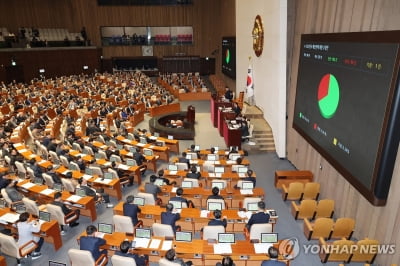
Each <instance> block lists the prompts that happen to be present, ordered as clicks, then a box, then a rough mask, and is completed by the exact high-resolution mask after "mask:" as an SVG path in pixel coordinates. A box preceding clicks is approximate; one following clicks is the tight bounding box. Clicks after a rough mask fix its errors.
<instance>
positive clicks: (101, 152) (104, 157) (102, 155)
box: [97, 150, 107, 159]
mask: <svg viewBox="0 0 400 266" xmlns="http://www.w3.org/2000/svg"><path fill="white" fill-rule="evenodd" d="M97 153H98V154H99V155H100V157H101V159H107V154H106V153H105V152H104V151H102V150H99V151H98V152H97Z"/></svg>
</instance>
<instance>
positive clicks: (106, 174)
mask: <svg viewBox="0 0 400 266" xmlns="http://www.w3.org/2000/svg"><path fill="white" fill-rule="evenodd" d="M103 177H104V179H113V174H112V173H109V172H107V173H104V174H103Z"/></svg>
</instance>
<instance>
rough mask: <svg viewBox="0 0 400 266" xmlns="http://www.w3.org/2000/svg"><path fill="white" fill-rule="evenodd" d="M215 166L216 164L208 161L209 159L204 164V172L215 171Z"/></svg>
mask: <svg viewBox="0 0 400 266" xmlns="http://www.w3.org/2000/svg"><path fill="white" fill-rule="evenodd" d="M214 169H215V166H214V164H211V163H208V162H207V161H205V162H204V164H203V172H207V173H214Z"/></svg>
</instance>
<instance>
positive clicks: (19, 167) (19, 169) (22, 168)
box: [15, 162, 26, 177]
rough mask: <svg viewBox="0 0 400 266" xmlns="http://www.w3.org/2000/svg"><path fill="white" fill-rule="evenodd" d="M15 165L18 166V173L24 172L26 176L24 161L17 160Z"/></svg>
mask: <svg viewBox="0 0 400 266" xmlns="http://www.w3.org/2000/svg"><path fill="white" fill-rule="evenodd" d="M15 166H16V167H17V170H18V173H23V174H24V177H26V169H25V166H24V164H23V163H21V162H15Z"/></svg>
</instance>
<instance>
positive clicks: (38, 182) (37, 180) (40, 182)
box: [34, 177, 43, 186]
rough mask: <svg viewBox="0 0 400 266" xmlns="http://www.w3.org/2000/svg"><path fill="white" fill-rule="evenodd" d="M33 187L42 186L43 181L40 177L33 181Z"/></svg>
mask: <svg viewBox="0 0 400 266" xmlns="http://www.w3.org/2000/svg"><path fill="white" fill-rule="evenodd" d="M34 183H35V185H39V186H41V185H43V179H41V178H40V177H36V178H35V180H34Z"/></svg>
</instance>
